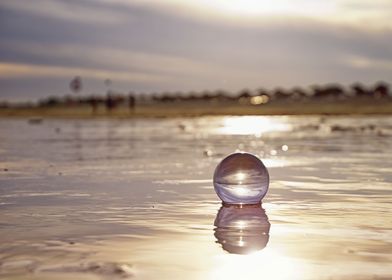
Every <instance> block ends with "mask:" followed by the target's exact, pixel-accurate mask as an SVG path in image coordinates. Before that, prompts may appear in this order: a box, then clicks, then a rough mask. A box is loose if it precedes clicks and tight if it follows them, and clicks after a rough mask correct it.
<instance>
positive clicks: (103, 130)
mask: <svg viewBox="0 0 392 280" xmlns="http://www.w3.org/2000/svg"><path fill="white" fill-rule="evenodd" d="M391 121H392V118H391V117H377V116H376V117H318V116H309V117H256V116H255V117H253V116H251V117H202V118H194V119H138V120H136V119H135V120H72V121H64V120H44V121H43V122H42V123H41V124H40V125H34V126H33V125H29V124H28V122H27V121H26V120H7V121H5V120H0V140H1V141H0V155H1V161H0V210H1V215H0V236H1V239H2V243H1V245H0V278H2V279H3V278H4V279H16V278H17V277H19V278H26V277H25V276H26V275H28V276H31V279H44V278H45V277H46V279H53V278H58V277H60V276H61V277H63V278H70V277H72V276H75V275H77V276H75V277H76V278H79V279H90V278H93V279H97V278H98V279H102V278H104V279H124V278H125V276H126V277H128V276H129V275H132V276H129V278H132V279H157V278H159V279H222V278H224V279H246V278H248V279H254V278H257V277H262V278H269V279H281V280H285V279H331V278H333V279H339V280H341V279H344V280H345V279H361V280H362V279H372V278H374V277H378V278H383V279H390V278H392V272H391V271H390V268H389V264H390V263H391V262H392V256H391V254H390V244H391V243H392V231H391V229H392V220H391V219H390V213H391V211H392V208H391V203H390V202H391V199H392V190H391V182H392V175H391V174H392V166H391V165H390V163H389V162H390V158H391V157H392V152H391V151H392V126H391V124H390V123H391ZM20 131H23V134H22V133H20ZM286 147H287V148H286ZM237 149H242V150H246V151H249V152H251V153H254V154H256V155H258V156H260V158H261V159H262V160H263V162H264V164H265V165H266V166H267V167H268V169H269V172H270V176H271V184H270V190H269V193H268V194H267V196H266V197H265V198H264V200H263V208H264V209H265V211H266V213H267V214H268V217H267V216H266V215H264V214H263V212H261V214H260V213H259V214H257V213H253V212H252V211H251V213H245V214H241V213H233V212H232V211H227V209H226V210H225V208H222V209H223V210H222V209H221V204H220V200H219V198H218V197H217V196H216V194H215V192H214V190H213V186H212V173H213V170H214V168H215V167H216V165H217V164H218V163H219V162H220V160H221V159H222V158H223V157H225V156H226V155H227V154H229V153H232V152H234V151H236V150H237ZM219 209H221V210H219ZM259 210H260V211H261V208H260V209H258V210H257V211H259ZM257 211H256V212H257ZM234 212H238V211H234ZM219 217H220V218H219ZM252 221H253V222H252ZM268 225H270V228H269V227H268ZM230 242H232V244H234V247H233V246H231V247H230V246H228V244H229V243H230ZM229 245H230V244H229ZM233 248H234V249H235V250H234V251H233V250H232V249H233ZM241 248H249V249H250V250H247V249H246V250H244V253H246V254H248V255H238V254H229V250H230V251H232V253H234V252H237V253H238V252H239V251H241ZM245 251H246V252H245ZM255 251H256V252H255ZM241 252H242V251H241ZM97 263H99V264H100V268H97ZM117 265H119V266H117ZM121 265H124V266H121ZM121 267H126V268H127V269H126V270H127V271H128V269H130V270H131V273H129V274H127V272H121V271H122V270H121ZM94 269H95V270H94ZM121 273H124V274H121ZM71 275H72V276H71ZM124 275H125V276H124ZM123 276H124V277H123ZM34 277H35V278H34ZM105 277H106V278H105ZM125 279H126V278H125Z"/></svg>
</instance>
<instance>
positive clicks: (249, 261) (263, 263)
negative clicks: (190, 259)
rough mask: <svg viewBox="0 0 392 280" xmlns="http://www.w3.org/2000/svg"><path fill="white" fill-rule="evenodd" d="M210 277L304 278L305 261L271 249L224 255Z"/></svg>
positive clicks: (229, 279) (296, 279) (276, 279)
mask: <svg viewBox="0 0 392 280" xmlns="http://www.w3.org/2000/svg"><path fill="white" fill-rule="evenodd" d="M209 276H210V277H209V278H208V279H225V280H231V279H235V280H238V279H256V278H261V279H275V280H289V279H290V280H299V279H303V276H304V267H303V263H300V262H298V261H297V260H295V259H290V258H288V257H286V256H284V255H281V254H279V253H278V252H276V251H273V250H271V249H268V248H267V249H265V250H263V251H260V252H256V253H253V254H250V255H223V256H221V257H220V265H218V266H217V267H216V269H215V270H213V271H211V274H210V275H209Z"/></svg>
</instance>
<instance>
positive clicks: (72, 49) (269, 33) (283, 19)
mask: <svg viewBox="0 0 392 280" xmlns="http://www.w3.org/2000/svg"><path fill="white" fill-rule="evenodd" d="M390 6H392V3H391V2H389V1H384V0H374V1H370V0H369V1H365V0H358V1H351V0H331V1H313V0H312V1H311V0H296V1H294V0H290V1H289V0H277V1H263V0H260V1H256V0H255V1H253V0H243V1H234V0H210V1H207V0H200V1H185V0H181V1H180V0H167V1H158V0H143V1H141V0H134V1H130V0H111V1H109V0H79V1H63V0H52V1H49V0H37V1H36V2H34V4H32V3H30V2H26V1H21V0H14V1H11V0H4V1H2V2H0V37H1V42H0V63H1V72H0V75H1V78H0V89H1V90H0V97H4V96H5V97H6V98H8V97H9V96H10V95H12V94H17V93H19V94H22V93H21V92H24V93H23V94H26V95H28V94H32V95H34V94H37V95H38V94H41V95H43V94H45V92H44V91H45V90H47V88H43V85H44V84H50V85H51V89H52V88H53V89H55V88H56V87H59V88H61V87H63V86H64V85H67V84H68V81H69V79H70V78H71V77H73V76H74V75H81V76H83V77H84V78H86V79H88V81H86V83H85V84H86V85H87V84H89V85H90V84H91V85H93V86H91V90H95V89H96V90H97V91H100V92H102V88H101V87H102V86H103V82H102V81H103V80H104V79H106V78H110V79H112V80H113V81H114V84H116V85H118V86H119V87H120V86H121V89H123V90H130V89H135V90H139V91H161V90H182V91H187V90H203V89H216V88H223V89H228V90H240V89H242V88H245V87H248V88H256V87H260V86H264V87H268V88H273V87H276V86H284V87H290V86H296V85H304V86H305V85H309V84H313V83H327V82H342V83H350V82H353V81H357V80H360V81H364V82H366V81H370V82H371V81H374V80H379V79H385V80H388V79H390V75H389V74H388V73H389V72H390V69H391V68H390V63H389V62H390V61H392V49H391V48H390V43H391V42H390V38H391V36H392V28H391V26H392V25H391V22H390V21H389V17H388V11H389V10H390V9H389V7H390ZM363 19H365V21H363ZM25 84H28V86H24V85H25ZM66 89H67V88H66Z"/></svg>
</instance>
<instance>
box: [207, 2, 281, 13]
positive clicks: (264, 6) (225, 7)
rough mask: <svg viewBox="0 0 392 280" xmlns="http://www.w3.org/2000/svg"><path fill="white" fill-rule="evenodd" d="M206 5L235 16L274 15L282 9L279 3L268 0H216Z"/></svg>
mask: <svg viewBox="0 0 392 280" xmlns="http://www.w3.org/2000/svg"><path fill="white" fill-rule="evenodd" d="M206 5H210V6H212V7H213V8H215V9H216V10H220V11H221V12H224V13H229V14H233V15H235V14H237V15H257V14H264V13H274V12H278V11H279V10H281V9H282V7H281V5H280V4H278V3H277V1H266V0H215V1H206Z"/></svg>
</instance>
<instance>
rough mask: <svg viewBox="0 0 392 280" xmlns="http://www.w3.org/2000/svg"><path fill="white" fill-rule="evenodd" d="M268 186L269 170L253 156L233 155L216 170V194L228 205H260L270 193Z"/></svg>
mask: <svg viewBox="0 0 392 280" xmlns="http://www.w3.org/2000/svg"><path fill="white" fill-rule="evenodd" d="M268 185H269V174H268V170H267V168H266V167H265V166H264V164H263V163H262V162H261V160H260V159H259V158H258V157H256V156H254V155H252V154H248V153H234V154H231V155H229V156H227V157H226V158H225V159H223V160H222V161H221V163H219V165H218V166H217V167H216V169H215V173H214V188H215V192H216V193H217V195H218V196H219V198H220V199H221V200H222V201H223V203H226V204H257V203H260V202H261V199H262V198H263V197H264V196H265V195H266V193H267V191H268Z"/></svg>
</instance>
